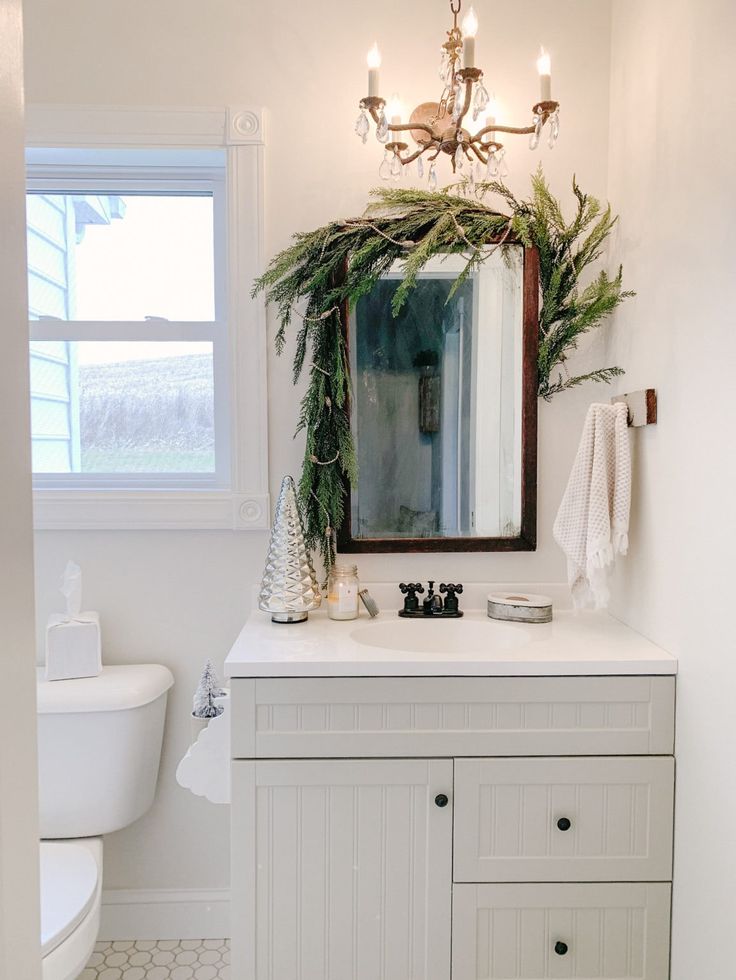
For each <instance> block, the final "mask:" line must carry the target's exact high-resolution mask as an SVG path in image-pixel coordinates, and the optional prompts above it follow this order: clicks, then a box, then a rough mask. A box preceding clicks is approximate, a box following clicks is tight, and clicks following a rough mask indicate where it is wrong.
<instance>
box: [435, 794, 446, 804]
mask: <svg viewBox="0 0 736 980" xmlns="http://www.w3.org/2000/svg"><path fill="white" fill-rule="evenodd" d="M434 802H435V806H447V804H448V803H449V802H450V801H449V799H448V798H447V797H446V796H445V794H444V793H438V794H437V796H435V798H434Z"/></svg>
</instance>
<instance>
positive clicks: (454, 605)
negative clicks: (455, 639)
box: [440, 582, 463, 615]
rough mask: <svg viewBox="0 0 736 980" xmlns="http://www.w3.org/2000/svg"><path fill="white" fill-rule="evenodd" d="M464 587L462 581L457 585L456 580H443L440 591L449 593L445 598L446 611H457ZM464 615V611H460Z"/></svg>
mask: <svg viewBox="0 0 736 980" xmlns="http://www.w3.org/2000/svg"><path fill="white" fill-rule="evenodd" d="M462 591H463V587H462V585H461V584H460V583H458V584H457V585H455V583H454V582H441V583H440V592H442V593H443V594H445V593H446V594H447V598H446V599H445V612H446V613H457V612H458V610H459V606H458V601H457V597H458V595H461V594H462ZM460 615H462V613H460Z"/></svg>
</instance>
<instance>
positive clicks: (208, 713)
mask: <svg viewBox="0 0 736 980" xmlns="http://www.w3.org/2000/svg"><path fill="white" fill-rule="evenodd" d="M221 694H222V689H221V687H220V682H219V680H218V679H217V674H216V673H215V668H214V666H213V665H212V661H211V660H208V661H207V663H206V664H205V665H204V670H203V671H202V676H201V677H200V679H199V684H198V685H197V690H196V691H195V692H194V698H193V699H192V715H193V716H194V717H195V718H217V716H218V715H221V714H222V712H223V711H224V708H223V707H222V705H220V704H215V698H217V697H219V696H220V695H221Z"/></svg>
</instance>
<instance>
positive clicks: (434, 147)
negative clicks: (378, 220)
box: [355, 0, 559, 189]
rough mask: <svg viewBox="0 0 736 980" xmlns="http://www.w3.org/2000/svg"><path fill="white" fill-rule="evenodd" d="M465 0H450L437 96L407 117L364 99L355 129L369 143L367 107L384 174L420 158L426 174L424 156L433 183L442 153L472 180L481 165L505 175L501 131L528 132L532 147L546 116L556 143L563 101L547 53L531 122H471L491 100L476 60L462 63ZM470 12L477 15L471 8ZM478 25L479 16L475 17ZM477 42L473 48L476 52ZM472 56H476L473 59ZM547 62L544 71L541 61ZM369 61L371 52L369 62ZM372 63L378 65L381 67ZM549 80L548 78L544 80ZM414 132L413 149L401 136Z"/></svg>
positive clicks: (490, 173) (376, 99) (373, 98)
mask: <svg viewBox="0 0 736 980" xmlns="http://www.w3.org/2000/svg"><path fill="white" fill-rule="evenodd" d="M461 2H462V0H450V10H451V12H452V17H453V20H452V27H451V29H450V30H449V31H448V32H447V40H446V41H445V42H444V44H443V45H442V63H441V67H440V77H441V78H442V80H443V82H444V89H443V91H442V94H441V96H440V99H439V101H438V102H424V103H422V104H421V105H420V106H417V108H416V109H415V110H414V111H413V112H412V114H411V116H410V118H409V121H408V122H403V121H397V120H396V119H395V118H392V119H391V120H390V121H389V119H388V118H387V116H386V111H385V110H386V101H385V99H384V98H383V97H382V96H380V95H378V94H370V95H367V96H365V97H364V98H363V99H361V101H360V116H359V117H358V121H357V123H356V126H355V130H356V132H357V133H358V135H359V136H360V137H361V139H362V140H363V142H364V143H365V142H366V141H367V138H368V133H369V130H370V125H369V122H368V118H367V115H366V113H368V114H369V115H370V117H371V119H372V120H373V122H374V123H375V127H376V137H377V139H378V141H379V142H380V143H383V144H384V146H385V155H384V161H383V163H382V164H381V169H380V170H379V173H380V174H381V176H382V177H384V178H385V179H389V177H394V178H395V179H398V178H399V177H400V176H401V172H402V168H404V167H406V166H408V165H409V164H411V163H413V162H414V161H415V160H416V161H418V163H417V168H418V176H419V177H423V176H424V165H423V161H424V159H426V161H427V163H428V164H429V183H430V187H432V188H433V189H434V187H436V184H437V177H436V172H435V161H436V160H437V159H438V157H439V156H440V154H446V155H447V156H449V157H450V160H451V163H452V169H453V172H456V173H457V172H458V171H462V170H463V168H464V166H465V164H466V163H467V164H468V166H469V181H470V182H471V183H473V182H474V180H475V179H476V178H478V179H480V178H481V177H482V176H483V173H482V167H485V168H486V174H485V176H486V177H487V178H489V179H493V178H496V177H498V176H501V177H503V176H506V174H507V173H508V170H507V169H506V166H505V162H504V156H505V149H504V144H503V142H502V141H501V139H500V134H509V135H514V136H516V135H521V136H524V135H526V136H529V137H530V140H529V146H530V149H536V148H537V146H538V145H539V142H540V139H541V135H542V129H543V127H544V126H545V124H546V123H547V122H549V123H550V127H549V145H550V146H553V145H554V143H555V142H556V140H557V136H558V134H559V102H556V101H555V100H553V99H552V98H551V95H550V89H551V84H550V75H549V56H547V55H545V54H544V53H543V55H542V58H540V61H539V62H538V65H539V71H540V75H541V76H542V98H541V99H540V101H538V102H536V103H534V105H533V106H532V117H533V118H532V123H531V125H529V126H507V125H504V124H501V123H497V122H496V121H495V119H493V120H491V121H490V122H487V123H486V124H484V125H481V126H480V128H478V129H476V130H475V132H473V131H472V130H473V128H474V127H473V124H475V123H477V122H478V119H479V117H480V115H481V114H482V113H483V112H484V111H485V110H486V108H487V107H488V105H489V103H490V101H491V100H490V97H489V95H488V92H487V91H486V88H485V86H484V84H483V71H482V70H481V69H480V68H477V67H475V65H474V64H470V65H463V53H464V48H465V55H466V57H465V61H467V60H468V57H467V52H468V48H467V31H466V35H465V36H464V33H463V30H462V29H461V27H460V26H458V17H459V14H460V7H461ZM469 16H470V17H472V18H473V19H474V20H475V18H474V14H473V11H472V8H471V12H470V15H469ZM475 26H477V21H476V22H475ZM472 36H473V44H472V48H471V49H470V50H473V52H474V33H473V35H472ZM372 53H374V57H376V59H377V65H380V55H379V54H378V50H377V48H376V47H374V49H373V52H372ZM470 60H474V59H470ZM543 62H544V63H546V65H547V68H546V71H547V74H546V77H545V74H544V71H545V69H543V67H542V64H543ZM370 65H371V61H370V54H369V66H370ZM377 65H376V66H374V67H377ZM371 75H374V77H375V81H374V82H371V83H370V87H373V88H376V87H377V80H378V74H377V71H375V73H374V72H369V79H370V78H371ZM545 83H546V84H545ZM402 136H404V137H407V136H410V137H411V139H412V140H413V142H414V143H415V144H416V149H414V150H411V149H410V146H409V143H407V142H405V141H404V140H403V139H402V138H401V137H402Z"/></svg>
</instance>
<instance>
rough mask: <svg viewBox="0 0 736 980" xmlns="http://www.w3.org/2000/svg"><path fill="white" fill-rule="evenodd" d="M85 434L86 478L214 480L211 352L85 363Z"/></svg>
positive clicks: (82, 429) (82, 410)
mask: <svg viewBox="0 0 736 980" xmlns="http://www.w3.org/2000/svg"><path fill="white" fill-rule="evenodd" d="M131 346H135V347H136V348H139V349H140V348H141V347H142V348H145V347H146V344H134V345H131ZM156 346H157V347H160V346H161V345H156ZM192 346H193V345H192ZM197 346H199V347H203V348H209V347H211V345H209V344H199V345H197ZM138 353H139V354H140V350H139V351H138ZM79 428H80V443H81V461H82V466H81V469H82V472H83V473H212V472H214V469H215V426H214V387H213V380H212V354H211V352H210V353H203V354H184V355H177V356H173V357H165V358H157V359H153V360H121V361H113V362H110V363H102V364H95V363H86V364H85V363H81V364H80V366H79Z"/></svg>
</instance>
